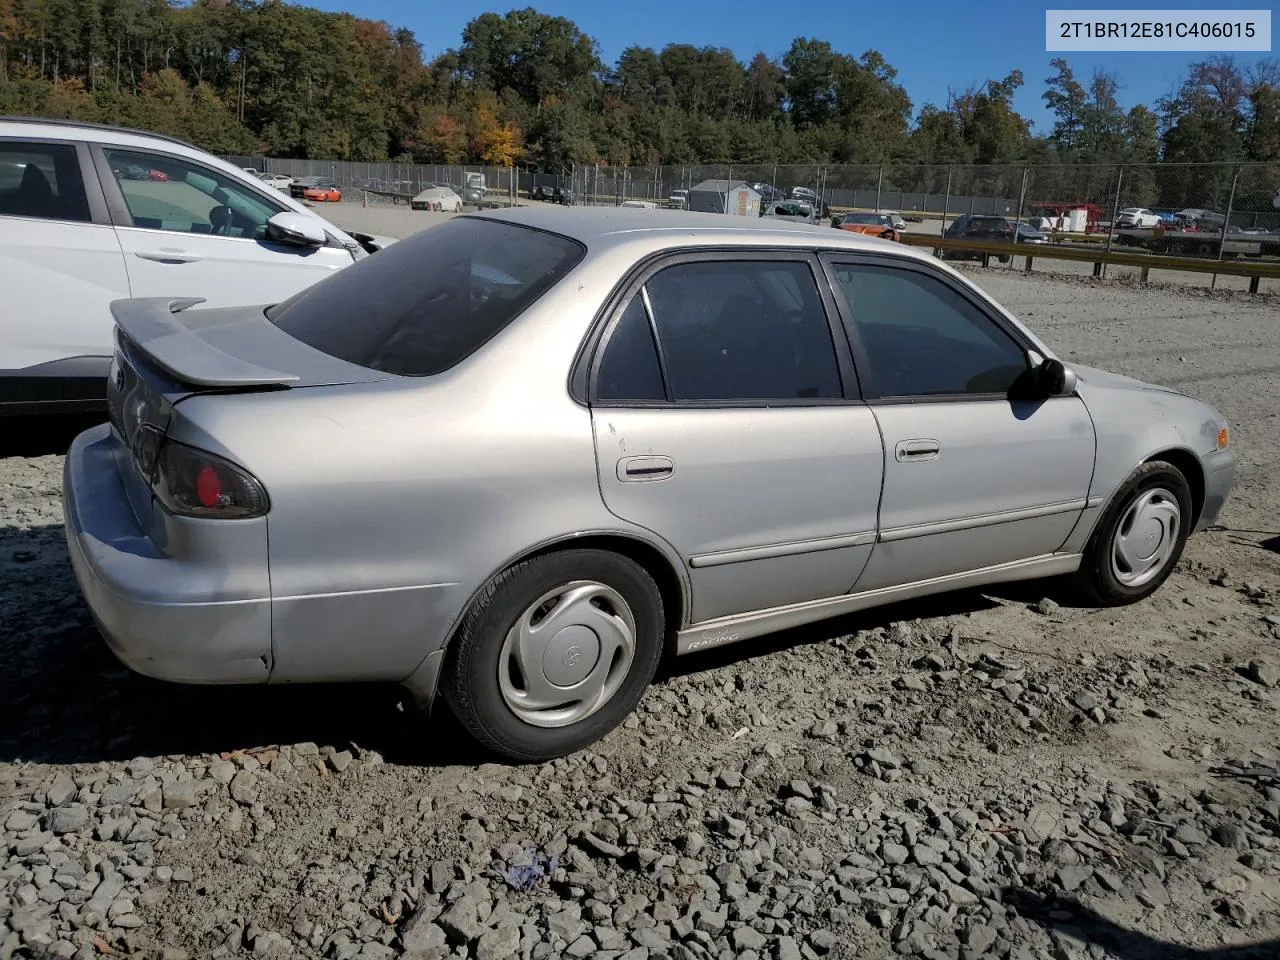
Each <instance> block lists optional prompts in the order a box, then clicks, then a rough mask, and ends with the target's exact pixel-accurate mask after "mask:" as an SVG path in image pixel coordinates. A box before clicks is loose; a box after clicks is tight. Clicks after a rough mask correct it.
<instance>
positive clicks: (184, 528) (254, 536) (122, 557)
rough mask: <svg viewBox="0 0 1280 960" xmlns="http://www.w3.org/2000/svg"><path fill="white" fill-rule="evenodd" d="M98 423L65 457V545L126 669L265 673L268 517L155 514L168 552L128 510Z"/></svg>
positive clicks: (201, 677)
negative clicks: (180, 554) (238, 518)
mask: <svg viewBox="0 0 1280 960" xmlns="http://www.w3.org/2000/svg"><path fill="white" fill-rule="evenodd" d="M118 447H119V441H117V440H116V439H115V437H114V436H113V435H112V433H111V431H110V427H109V426H107V425H105V424H104V425H102V426H99V427H94V428H93V429H91V430H87V431H85V432H84V433H82V434H80V435H79V436H78V437H76V439H75V441H74V442H73V443H72V445H71V449H70V450H69V451H68V453H67V457H66V461H65V464H64V467H63V504H64V507H63V509H64V512H65V527H66V537H67V549H68V551H69V553H70V556H71V566H72V568H73V570H74V571H75V577H76V581H77V583H78V584H79V586H80V590H81V592H82V593H83V594H84V597H85V600H86V601H87V603H88V605H89V609H90V610H91V612H92V613H93V616H94V619H95V620H96V621H97V623H98V626H99V629H100V630H101V631H102V634H103V636H104V638H105V639H106V641H107V645H108V646H109V647H110V648H111V650H112V652H113V653H114V654H115V655H116V657H118V658H119V659H120V661H121V662H123V663H124V664H125V665H126V666H127V667H129V668H130V669H132V670H134V671H136V672H138V673H141V674H145V675H146V676H149V677H155V678H157V679H160V680H171V681H177V682H184V683H253V682H265V681H266V680H267V678H268V676H269V674H270V669H271V600H270V581H269V579H268V578H267V573H266V556H267V546H266V521H265V519H261V520H247V521H220V520H212V521H211V520H179V519H176V518H168V519H167V520H166V521H164V523H163V524H162V530H163V534H164V536H163V537H162V538H160V539H163V540H164V541H165V543H166V544H168V545H169V547H170V550H171V551H172V550H173V549H175V548H180V549H181V550H182V552H183V557H182V558H178V557H175V556H173V555H172V554H171V553H169V552H166V551H165V550H164V549H162V548H161V546H160V545H158V544H157V542H156V540H155V539H153V538H152V536H151V535H149V534H148V532H147V531H146V530H144V528H143V525H142V524H141V523H140V522H139V520H138V518H137V516H136V515H135V514H134V511H133V507H132V505H131V503H130V501H129V497H128V494H127V493H126V491H125V487H124V479H123V478H122V477H121V475H120V472H119V470H118V468H117V459H116V452H117V449H118Z"/></svg>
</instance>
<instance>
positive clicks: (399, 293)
mask: <svg viewBox="0 0 1280 960" xmlns="http://www.w3.org/2000/svg"><path fill="white" fill-rule="evenodd" d="M585 253H586V251H585V249H584V248H583V247H582V246H581V245H580V244H578V243H575V242H574V241H572V240H569V239H568V238H566V237H561V236H558V235H556V234H550V233H544V232H542V231H539V230H532V229H530V228H528V227H522V226H516V225H514V224H509V223H500V222H497V221H492V220H484V219H480V218H478V217H458V218H456V219H453V220H450V221H448V222H447V223H443V224H441V225H439V226H437V227H431V228H429V229H427V230H423V231H421V232H420V233H417V234H415V235H414V236H412V237H409V238H408V239H405V240H401V241H400V242H399V243H396V244H394V245H392V246H390V247H388V248H387V249H385V250H380V251H378V253H377V254H375V255H374V256H371V257H368V258H367V259H365V260H362V261H361V262H359V263H357V264H354V265H352V266H350V267H347V268H345V269H343V270H340V271H338V272H337V273H335V274H333V275H332V276H331V277H329V278H327V279H325V280H323V281H321V282H320V283H317V284H315V285H313V286H310V287H307V288H305V289H303V290H302V291H301V292H299V293H296V294H294V295H293V296H292V297H290V298H289V299H288V300H285V301H283V302H282V303H279V304H276V305H275V306H273V307H269V308H268V309H267V317H268V319H270V320H271V322H272V323H274V324H275V325H276V326H278V327H279V328H280V329H281V330H283V331H284V332H285V333H287V334H289V335H290V336H292V337H295V338H296V339H298V340H301V341H302V342H303V343H305V344H307V345H308V346H311V347H315V348H316V349H317V350H321V351H323V352H324V353H327V354H329V355H330V356H332V357H337V358H339V359H341V360H346V361H347V362H349V363H355V364H359V365H360V366H362V367H369V368H372V369H374V370H384V371H386V372H388V373H395V374H400V375H401V376H409V377H421V376H430V375H432V374H436V373H441V372H443V371H445V370H447V369H449V368H450V367H452V366H454V365H455V364H457V363H460V362H462V361H463V360H464V359H466V358H467V357H468V356H470V355H471V354H472V353H474V352H475V351H476V350H478V349H479V348H480V347H481V346H483V345H484V344H485V343H486V342H488V341H489V340H490V339H492V338H493V337H494V336H496V335H497V334H498V333H499V332H500V331H501V330H502V329H503V328H504V327H506V326H507V325H508V324H509V323H511V321H513V320H514V319H515V318H516V317H518V316H519V315H520V314H521V313H523V312H524V311H525V310H526V309H527V308H528V307H529V306H530V305H531V304H532V303H533V302H534V301H535V300H537V299H538V298H539V297H540V296H542V294H544V293H545V292H546V291H547V290H549V289H550V288H551V287H552V286H553V285H555V284H556V283H557V282H558V281H559V280H560V278H561V277H563V276H564V275H565V274H566V273H568V272H569V271H570V270H571V269H573V267H574V266H576V265H577V264H578V262H579V261H580V260H581V259H582V257H583V256H584V255H585Z"/></svg>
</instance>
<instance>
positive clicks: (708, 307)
mask: <svg viewBox="0 0 1280 960" xmlns="http://www.w3.org/2000/svg"><path fill="white" fill-rule="evenodd" d="M645 288H646V289H647V290H648V292H649V298H650V305H651V307H652V308H653V319H654V326H655V327H656V329H657V335H658V342H659V345H660V348H661V351H662V356H663V358H664V360H665V362H666V365H667V381H668V389H669V392H670V399H672V400H677V401H679V400H693V401H698V400H701V401H706V400H796V399H832V398H837V397H840V396H842V395H843V390H842V387H841V381H840V370H839V364H838V361H837V359H836V354H835V347H834V346H833V344H832V341H831V329H830V327H829V326H828V324H827V314H826V309H825V308H824V306H823V304H822V297H821V295H820V294H819V292H818V286H817V283H816V281H815V280H814V277H813V272H812V271H811V270H810V269H809V266H808V265H807V264H804V263H797V262H795V261H759V260H757V261H730V260H713V261H707V262H703V263H683V264H679V265H676V266H671V267H667V268H666V269H664V270H661V271H659V272H658V273H657V274H655V275H654V276H653V277H652V278H651V279H650V280H649V281H648V282H647V283H646V284H645Z"/></svg>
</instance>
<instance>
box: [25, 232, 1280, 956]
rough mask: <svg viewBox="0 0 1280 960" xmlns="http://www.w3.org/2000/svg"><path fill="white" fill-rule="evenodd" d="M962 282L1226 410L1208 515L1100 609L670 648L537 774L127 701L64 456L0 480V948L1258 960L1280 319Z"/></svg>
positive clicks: (327, 717) (1271, 902)
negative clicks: (1228, 464) (1226, 498)
mask: <svg viewBox="0 0 1280 960" xmlns="http://www.w3.org/2000/svg"><path fill="white" fill-rule="evenodd" d="M401 213H402V214H404V213H407V211H401ZM981 277H982V282H983V283H984V285H985V286H986V287H987V288H988V289H989V290H991V292H992V293H993V294H994V295H995V296H996V297H997V298H998V299H1000V300H1001V301H1002V302H1003V303H1005V304H1006V305H1007V306H1009V307H1010V308H1011V309H1014V310H1015V311H1017V312H1018V313H1019V314H1020V315H1022V316H1024V317H1025V318H1026V319H1027V320H1028V321H1029V322H1030V323H1031V324H1032V325H1033V326H1034V327H1036V328H1037V329H1038V330H1040V331H1041V332H1043V333H1044V334H1045V335H1046V336H1047V337H1048V338H1049V339H1050V340H1051V341H1052V342H1053V343H1054V344H1055V345H1056V346H1057V347H1059V348H1060V349H1061V350H1062V351H1063V352H1064V353H1065V354H1066V355H1067V356H1068V357H1070V358H1074V359H1077V360H1079V361H1081V362H1085V361H1088V362H1094V363H1098V364H1101V365H1105V366H1107V367H1109V368H1111V369H1114V370H1116V371H1118V372H1122V373H1127V374H1131V375H1135V376H1139V377H1142V378H1145V379H1152V380H1156V381H1161V382H1164V383H1170V384H1175V385H1177V386H1179V387H1180V388H1182V389H1184V390H1187V391H1188V392H1191V393H1193V394H1196V395H1198V396H1201V397H1203V398H1205V399H1206V400H1209V401H1211V402H1213V403H1214V404H1216V405H1218V406H1219V407H1220V408H1221V409H1222V410H1223V412H1224V413H1225V414H1226V415H1227V416H1228V417H1229V418H1230V419H1231V420H1232V422H1233V431H1234V432H1233V438H1234V441H1235V443H1237V444H1238V446H1239V449H1240V455H1241V458H1242V464H1241V477H1240V481H1239V486H1238V488H1237V494H1236V496H1235V498H1234V499H1233V500H1232V501H1231V502H1230V504H1229V506H1228V508H1227V510H1226V513H1225V515H1224V517H1223V524H1222V527H1220V528H1217V529H1215V530H1213V531H1211V532H1207V533H1204V534H1201V535H1198V536H1197V537H1195V538H1194V539H1193V541H1192V542H1191V543H1190V545H1189V546H1188V549H1187V552H1186V555H1185V559H1184V560H1183V561H1182V563H1181V565H1180V567H1179V569H1178V571H1177V572H1176V573H1175V575H1174V576H1173V577H1172V579H1171V580H1170V581H1169V582H1168V583H1167V584H1166V585H1165V587H1164V588H1163V589H1162V590H1161V591H1160V592H1159V593H1158V594H1157V595H1156V596H1155V597H1153V598H1152V599H1150V600H1148V601H1146V602H1144V603H1141V604H1138V605H1135V606H1132V607H1127V608H1123V609H1119V610H1094V609H1089V608H1086V607H1081V606H1076V605H1074V603H1073V601H1072V599H1071V597H1070V595H1069V594H1068V593H1067V592H1066V591H1065V590H1064V589H1063V588H1062V587H1061V586H1059V585H1058V584H1056V583H1040V584H1020V585H1015V586H1010V587H1006V588H1000V589H996V590H993V591H987V592H977V591H970V592H965V593H958V594H954V595H951V596H947V597H942V598H936V599H934V600H932V601H930V602H925V603H921V602H916V603H913V604H909V605H902V606H897V607H893V608H886V609H882V610H879V611H871V612H869V613H866V614H862V615H859V616H857V617H854V618H848V619H844V620H840V621H835V622H832V623H829V624H826V625H823V626H821V627H817V628H810V629H806V630H803V631H793V632H790V633H786V634H780V635H775V636H773V637H768V638H763V639H762V640H760V641H757V642H752V643H747V644H743V645H740V646H738V647H731V648H726V649H723V650H717V651H712V652H709V653H707V654H703V655H698V656H694V657H690V658H687V659H685V660H682V661H680V662H678V663H676V664H674V665H673V667H672V669H671V672H669V673H668V674H666V675H664V676H663V678H662V679H661V680H660V682H658V683H656V684H655V685H654V686H653V688H652V689H651V691H650V692H649V694H648V695H647V696H646V698H645V699H644V701H643V703H642V706H641V708H640V710H639V711H638V712H637V714H636V715H635V716H633V717H632V718H631V719H630V720H629V721H628V722H627V723H626V725H625V727H624V728H621V729H619V730H618V731H616V732H615V733H614V734H613V735H611V736H609V737H608V738H607V739H606V740H605V741H603V742H602V743H600V744H599V745H597V747H596V748H595V749H593V750H590V751H588V752H585V753H582V754H580V755H576V756H574V757H572V758H570V759H567V760H562V761H557V762H554V763H549V764H545V765H541V766H527V767H513V766H507V765H503V764H497V763H492V762H487V761H488V758H486V757H484V756H482V755H480V754H479V753H478V752H477V751H475V750H474V749H473V748H472V747H471V746H470V745H469V743H468V742H467V741H466V740H465V739H464V738H463V737H462V736H461V734H460V733H459V730H458V728H457V726H456V725H455V724H454V722H453V721H452V720H451V719H450V718H449V717H448V716H447V715H438V716H437V717H436V718H435V719H434V720H431V721H430V722H426V721H424V720H423V719H422V718H421V717H417V716H412V715H407V714H405V713H402V712H400V711H399V710H398V709H397V698H396V696H395V693H394V691H390V690H384V689H381V688H360V689H352V688H349V687H340V686H329V687H315V688H286V689H269V690H268V689H252V690H237V689H222V688H195V689H191V688H178V687H173V686H167V685H163V684H159V683H154V682H150V681H147V680H145V679H142V678H139V677H135V676H133V675H131V674H129V673H128V672H127V671H126V670H125V669H124V668H122V667H121V666H119V665H118V664H117V663H116V662H115V661H114V660H113V659H112V657H111V656H110V654H109V653H108V652H107V651H106V649H105V647H104V645H103V644H102V643H101V641H100V640H99V639H98V637H97V635H96V633H95V631H94V629H93V626H92V623H91V620H90V617H89V615H88V614H87V612H86V610H85V608H84V606H83V604H82V602H81V601H80V599H79V597H78V595H77V592H76V589H75V585H74V582H73V579H72V576H71V572H70V569H69V566H68V563H67V560H66V552H65V546H64V544H63V540H62V528H61V507H60V505H59V498H58V491H59V481H60V465H61V460H60V458H59V457H56V456H45V457H37V458H30V459H28V458H23V457H16V456H15V457H10V458H9V459H6V460H0V658H2V660H3V663H4V664H5V666H6V670H5V671H4V672H3V674H0V705H3V708H2V710H0V716H2V718H3V724H2V726H0V845H2V847H0V849H3V850H4V852H5V857H4V860H3V866H0V960H8V958H17V957H24V958H26V957H31V958H34V957H75V958H77V960H89V958H97V957H104V956H105V957H144V958H164V960H181V958H217V957H241V956H254V957H325V958H341V960H348V958H361V960H366V958H389V957H395V956H404V957H409V958H414V960H428V958H444V957H457V958H464V957H475V958H482V960H500V958H505V957H519V958H538V960H543V958H551V957H572V958H588V960H591V958H597V960H645V958H650V960H652V958H663V957H665V958H676V960H691V958H717V960H720V958H724V960H728V958H739V960H795V958H804V960H814V958H818V957H853V956H855V955H856V956H859V957H869V958H877V957H890V956H919V957H924V958H930V960H933V958H950V960H976V958H982V957H998V958H1013V960H1032V958H1040V957H1053V958H1055V960H1085V958H1097V960H1105V958H1109V957H1116V958H1124V960H1140V958H1144V957H1160V958H1169V957H1172V958H1191V957H1197V958H1204V957H1220V958H1223V960H1226V958H1228V957H1229V958H1232V960H1244V958H1246V957H1264V956H1265V957H1271V958H1273V960H1274V958H1275V957H1276V956H1277V955H1280V769H1278V767H1280V757H1278V751H1280V712H1278V710H1277V704H1278V703H1280V690H1277V684H1278V683H1280V608H1278V606H1277V600H1280V562H1278V559H1280V558H1278V557H1277V551H1280V522H1278V521H1277V517H1280V470H1278V467H1280V411H1278V410H1277V407H1276V397H1277V396H1280V389H1278V388H1280V359H1278V358H1280V325H1277V323H1276V318H1277V315H1278V312H1277V309H1276V308H1277V304H1276V302H1275V300H1274V299H1269V298H1265V297H1263V298H1249V297H1245V296H1239V295H1234V296H1231V295H1226V294H1222V293H1219V294H1216V295H1209V294H1206V293H1205V292H1203V291H1191V292H1188V291H1178V290H1159V289H1151V290H1146V291H1139V290H1137V289H1135V288H1132V287H1127V286H1125V285H1124V284H1116V283H1097V282H1093V281H1087V280H1062V279H1059V280H1054V279H1049V278H1047V277H1044V276H1035V277H1032V278H1024V277H1021V276H1018V275H1015V274H1010V273H1008V272H996V271H988V272H985V273H982V274H981Z"/></svg>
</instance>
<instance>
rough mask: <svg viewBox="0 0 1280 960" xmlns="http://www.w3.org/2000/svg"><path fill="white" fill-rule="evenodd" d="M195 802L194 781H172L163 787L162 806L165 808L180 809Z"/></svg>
mask: <svg viewBox="0 0 1280 960" xmlns="http://www.w3.org/2000/svg"><path fill="white" fill-rule="evenodd" d="M195 802H196V785H195V784H194V783H174V784H170V785H169V786H167V787H165V788H164V794H163V803H162V807H163V809H165V810H182V809H184V808H185V807H189V806H192V805H193V804H194V803H195Z"/></svg>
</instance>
